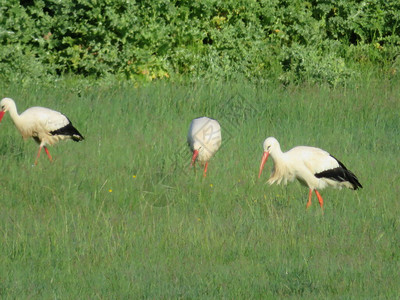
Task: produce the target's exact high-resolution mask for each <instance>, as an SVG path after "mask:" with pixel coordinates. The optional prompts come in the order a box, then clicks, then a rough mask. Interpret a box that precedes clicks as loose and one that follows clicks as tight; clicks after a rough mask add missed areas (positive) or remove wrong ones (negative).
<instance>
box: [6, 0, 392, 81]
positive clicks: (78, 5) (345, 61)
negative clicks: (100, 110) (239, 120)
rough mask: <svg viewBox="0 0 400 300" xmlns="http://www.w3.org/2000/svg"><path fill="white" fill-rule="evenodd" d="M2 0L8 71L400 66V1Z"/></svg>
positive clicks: (287, 70) (316, 73)
mask: <svg viewBox="0 0 400 300" xmlns="http://www.w3.org/2000/svg"><path fill="white" fill-rule="evenodd" d="M0 2H1V5H0V45H1V51H0V59H1V60H0V71H1V72H0V73H1V75H0V76H2V77H3V78H9V77H12V76H17V77H20V76H23V77H24V76H25V77H35V78H38V77H48V76H50V78H52V77H54V76H58V75H61V74H70V73H72V74H79V75H83V76H94V77H104V76H106V75H107V76H108V75H110V74H113V75H117V76H119V77H122V78H128V79H131V80H135V81H136V80H145V81H149V80H153V79H156V78H168V77H170V76H176V75H182V74H183V75H185V76H193V77H210V78H229V77H234V76H236V75H245V76H246V77H247V78H255V79H259V78H264V79H269V78H276V77H278V76H279V77H280V78H281V79H282V80H283V81H284V82H299V81H303V80H311V81H313V82H329V83H330V84H332V85H336V84H338V83H341V82H343V81H345V80H346V79H347V78H348V77H349V76H352V74H356V73H357V72H360V67H362V66H369V65H380V66H381V67H383V68H385V67H387V66H391V67H393V66H394V65H395V66H396V68H397V65H398V64H394V61H395V59H396V57H397V55H398V52H399V50H398V49H399V46H400V2H398V1H395V0H388V1H387V0H376V1H372V0H367V1H355V0H353V1H345V0H340V1H333V0H310V1H307V2H305V1H301V0H293V1H287V0H260V1H256V0H239V1H236V0H226V1H223V0H204V1H188V0H160V1H151V0H143V1H133V0H132V1H111V0H105V1H97V0H79V1H72V0H64V1H56V0H21V1H15V0H0ZM366 46H367V47H366ZM355 49H360V50H355ZM366 49H367V50H368V51H364V50H366ZM357 51H358V52H359V54H358V55H356V56H353V54H354V53H355V52H357Z"/></svg>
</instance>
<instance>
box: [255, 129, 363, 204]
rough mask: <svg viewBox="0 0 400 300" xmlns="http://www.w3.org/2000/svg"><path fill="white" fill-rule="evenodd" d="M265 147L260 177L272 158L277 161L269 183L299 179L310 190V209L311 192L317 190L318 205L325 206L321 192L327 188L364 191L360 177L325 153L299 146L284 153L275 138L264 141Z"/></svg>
mask: <svg viewBox="0 0 400 300" xmlns="http://www.w3.org/2000/svg"><path fill="white" fill-rule="evenodd" d="M263 148H264V155H263V157H262V160H261V164H260V169H259V173H258V177H260V176H261V173H262V170H263V168H264V165H265V163H266V161H267V159H268V156H269V155H270V156H271V157H272V160H273V162H274V169H273V171H272V174H271V177H270V178H269V180H268V183H269V184H273V183H277V184H280V183H281V182H282V183H284V184H287V182H288V181H293V180H295V179H297V180H299V181H300V182H301V183H302V184H303V185H305V186H308V188H309V189H310V190H309V198H308V202H307V207H309V206H310V204H311V195H312V191H315V194H316V195H317V198H318V200H319V203H320V205H321V207H323V199H322V197H321V195H320V194H319V192H318V190H321V189H324V188H325V187H327V186H331V187H334V188H339V189H341V188H342V187H347V188H350V189H353V190H356V189H358V188H362V186H361V184H360V183H359V181H358V179H357V177H356V176H355V175H354V174H353V173H352V172H351V171H349V170H348V169H347V168H346V167H345V166H344V165H343V164H342V163H341V162H340V161H339V160H337V159H336V158H334V157H333V156H332V155H330V154H329V153H328V152H326V151H325V150H322V149H319V148H315V147H308V146H298V147H294V148H293V149H291V150H289V151H287V152H285V153H283V152H282V150H281V147H280V145H279V142H278V141H277V140H276V139H275V138H273V137H269V138H267V139H266V140H265V141H264V144H263Z"/></svg>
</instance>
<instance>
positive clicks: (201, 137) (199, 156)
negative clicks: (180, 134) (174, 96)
mask: <svg viewBox="0 0 400 300" xmlns="http://www.w3.org/2000/svg"><path fill="white" fill-rule="evenodd" d="M187 142H188V145H189V147H190V149H191V150H192V151H193V156H192V162H191V164H190V165H191V166H192V165H194V163H195V161H198V162H199V163H200V165H202V166H204V176H206V174H207V167H208V161H209V160H210V158H211V157H212V156H213V155H214V154H215V152H217V151H218V149H219V147H220V146H221V126H220V125H219V123H218V121H217V120H214V119H210V118H207V117H200V118H196V119H193V120H192V122H191V123H190V127H189V132H188V136H187Z"/></svg>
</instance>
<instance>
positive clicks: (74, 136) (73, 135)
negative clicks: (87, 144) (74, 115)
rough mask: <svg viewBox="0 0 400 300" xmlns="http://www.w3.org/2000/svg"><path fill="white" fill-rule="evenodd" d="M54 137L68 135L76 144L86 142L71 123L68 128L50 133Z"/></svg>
mask: <svg viewBox="0 0 400 300" xmlns="http://www.w3.org/2000/svg"><path fill="white" fill-rule="evenodd" d="M50 133H51V134H52V135H68V136H70V137H71V139H72V140H73V141H75V142H79V141H82V140H84V137H83V136H82V135H81V134H80V132H79V131H78V130H77V129H76V128H75V127H74V126H72V123H71V122H69V123H68V124H67V125H66V126H64V127H61V128H59V129H57V130H54V131H51V132H50Z"/></svg>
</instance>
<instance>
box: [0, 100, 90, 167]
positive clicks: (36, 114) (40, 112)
mask: <svg viewBox="0 0 400 300" xmlns="http://www.w3.org/2000/svg"><path fill="white" fill-rule="evenodd" d="M7 111H8V112H10V116H11V119H12V120H13V122H14V124H15V127H17V129H18V130H19V132H20V133H21V135H22V137H23V138H24V139H27V138H29V137H32V138H33V139H34V140H35V141H36V142H37V143H38V144H39V151H38V153H37V156H36V160H35V165H36V164H37V162H38V159H39V156H40V151H41V150H42V148H44V150H45V151H46V154H47V156H48V157H49V160H50V161H52V158H51V155H50V152H49V150H48V149H47V145H54V144H55V143H57V142H58V141H60V140H65V139H72V140H73V141H75V142H79V141H82V140H83V139H84V138H83V136H82V135H81V134H80V133H79V131H78V130H77V129H76V128H75V127H74V126H72V123H71V121H70V120H69V119H68V118H67V117H66V116H65V115H63V114H62V113H59V112H58V111H55V110H52V109H49V108H45V107H38V106H36V107H31V108H28V109H27V110H25V111H24V112H23V113H21V114H20V115H19V114H18V111H17V106H16V105H15V102H14V100H12V99H10V98H4V99H2V100H1V102H0V122H1V119H2V118H3V116H4V114H5V113H6V112H7Z"/></svg>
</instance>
